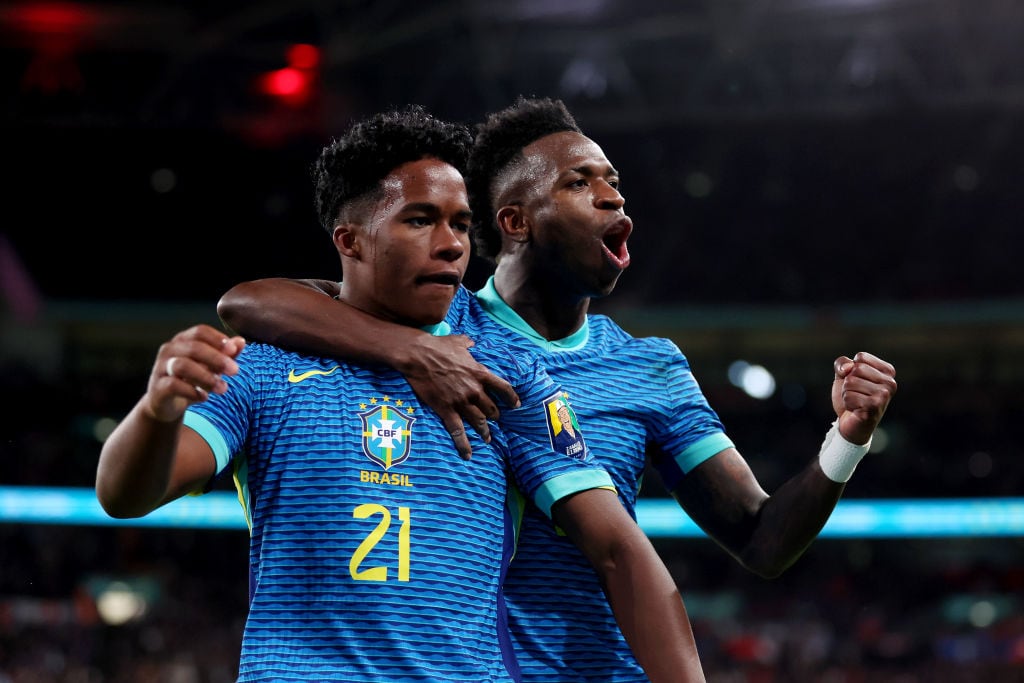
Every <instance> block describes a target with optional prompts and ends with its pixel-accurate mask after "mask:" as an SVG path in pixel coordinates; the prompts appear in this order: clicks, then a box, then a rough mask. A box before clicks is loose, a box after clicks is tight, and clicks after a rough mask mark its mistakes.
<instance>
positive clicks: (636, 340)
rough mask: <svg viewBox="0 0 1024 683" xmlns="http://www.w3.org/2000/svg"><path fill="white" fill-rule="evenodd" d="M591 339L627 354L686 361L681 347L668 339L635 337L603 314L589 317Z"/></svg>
mask: <svg viewBox="0 0 1024 683" xmlns="http://www.w3.org/2000/svg"><path fill="white" fill-rule="evenodd" d="M587 318H588V322H589V325H590V339H591V341H592V342H593V343H597V344H603V345H605V346H607V347H618V349H619V350H620V351H624V352H626V353H639V354H644V355H649V356H651V357H655V358H663V359H666V360H673V359H674V360H680V359H682V360H685V356H684V355H683V352H682V351H681V350H680V348H679V346H678V345H677V344H676V343H675V342H674V341H673V340H671V339H668V338H666V337H634V336H633V335H632V334H630V333H629V332H627V331H626V330H624V329H623V328H622V327H621V326H620V325H619V324H618V323H617V322H615V321H614V320H612V319H611V318H609V317H608V316H607V315H603V314H590V315H588V316H587Z"/></svg>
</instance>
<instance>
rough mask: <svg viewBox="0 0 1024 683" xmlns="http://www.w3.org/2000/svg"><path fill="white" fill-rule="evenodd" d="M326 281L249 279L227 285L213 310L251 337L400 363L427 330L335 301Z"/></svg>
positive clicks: (362, 360)
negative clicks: (228, 288)
mask: <svg viewBox="0 0 1024 683" xmlns="http://www.w3.org/2000/svg"><path fill="white" fill-rule="evenodd" d="M330 285H331V283H328V282H325V281H319V280H303V281H297V280H287V279H283V278H267V279H263V280H253V281H250V282H245V283H242V284H239V285H236V286H234V287H232V288H231V289H230V290H228V292H226V293H225V294H224V296H223V297H221V299H220V301H219V302H218V303H217V313H218V315H219V316H220V318H221V320H222V321H223V322H224V324H225V325H226V326H227V327H229V328H230V329H232V330H234V331H235V332H237V333H238V334H240V335H242V336H244V337H246V338H248V339H250V340H258V341H262V342H266V343H269V344H274V345H276V346H281V347H283V348H287V349H292V350H295V351H301V352H304V353H310V354H315V355H322V356H331V357H337V358H344V359H346V360H350V361H354V362H359V363H381V364H384V365H389V366H391V367H394V368H397V369H400V370H401V369H403V365H404V364H405V362H406V360H407V358H408V355H409V351H408V350H409V349H410V348H411V347H412V346H413V344H414V343H415V341H416V340H417V339H418V338H419V337H421V336H423V335H425V334H426V333H425V332H423V331H422V330H418V329H416V328H413V327H408V326H405V325H399V324H396V323H390V322H387V321H384V320H381V319H380V318H377V317H375V316H372V315H369V314H367V313H364V312H363V311H360V310H359V309H357V308H353V307H352V306H349V305H348V304H345V303H343V302H341V301H338V300H336V299H334V298H332V296H331V294H332V291H331V287H330ZM335 289H336V288H335Z"/></svg>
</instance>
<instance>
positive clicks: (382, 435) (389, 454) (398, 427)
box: [359, 404, 416, 470]
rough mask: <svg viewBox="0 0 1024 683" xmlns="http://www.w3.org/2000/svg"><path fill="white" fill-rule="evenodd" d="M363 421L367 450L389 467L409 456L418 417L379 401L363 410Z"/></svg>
mask: <svg viewBox="0 0 1024 683" xmlns="http://www.w3.org/2000/svg"><path fill="white" fill-rule="evenodd" d="M359 419H361V420H362V421H363V453H365V454H366V457H368V458H369V459H370V460H372V461H373V462H375V463H377V464H378V465H379V466H381V467H382V468H384V469H385V470H387V469H390V468H391V467H393V466H394V465H397V464H399V463H402V462H405V460H406V459H407V458H408V457H409V444H410V442H411V441H412V425H413V423H414V422H416V418H414V417H410V416H408V415H403V414H402V413H401V412H400V411H398V410H396V409H395V406H392V405H387V404H384V405H376V406H374V407H372V408H370V409H369V410H367V411H365V412H362V413H359Z"/></svg>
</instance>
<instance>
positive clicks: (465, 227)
mask: <svg viewBox="0 0 1024 683" xmlns="http://www.w3.org/2000/svg"><path fill="white" fill-rule="evenodd" d="M452 230H458V231H459V232H469V221H453V222H452Z"/></svg>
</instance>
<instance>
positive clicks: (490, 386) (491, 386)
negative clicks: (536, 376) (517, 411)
mask: <svg viewBox="0 0 1024 683" xmlns="http://www.w3.org/2000/svg"><path fill="white" fill-rule="evenodd" d="M482 382H483V385H484V389H485V390H486V391H487V392H488V394H490V395H491V396H493V397H494V398H496V399H497V400H498V401H500V402H502V403H503V404H504V405H506V406H508V407H510V408H518V407H519V405H520V403H519V394H517V393H516V390H515V389H514V388H513V387H512V385H511V384H509V383H508V382H507V381H505V380H503V379H502V378H501V377H498V376H497V375H495V374H493V373H490V372H488V373H487V376H486V377H484V378H483V380H482ZM491 407H493V408H494V410H493V412H491V411H487V412H486V415H487V417H488V418H489V419H491V420H497V419H498V417H499V411H498V406H496V405H494V404H493V402H492V404H491Z"/></svg>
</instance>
